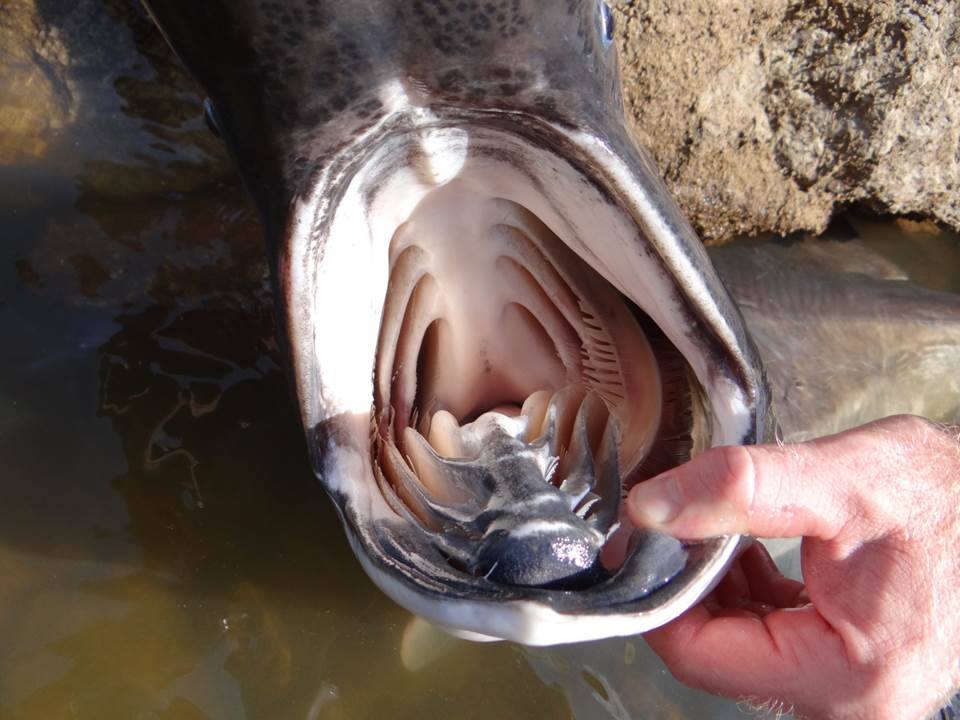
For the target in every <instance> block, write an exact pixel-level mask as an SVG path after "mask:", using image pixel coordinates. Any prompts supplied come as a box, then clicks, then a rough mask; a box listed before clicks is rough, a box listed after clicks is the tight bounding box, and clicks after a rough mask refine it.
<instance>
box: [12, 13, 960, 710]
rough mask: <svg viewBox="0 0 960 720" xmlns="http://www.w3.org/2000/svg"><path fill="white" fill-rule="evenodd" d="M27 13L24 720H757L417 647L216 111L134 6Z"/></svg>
mask: <svg viewBox="0 0 960 720" xmlns="http://www.w3.org/2000/svg"><path fill="white" fill-rule="evenodd" d="M11 7H12V8H13V9H14V11H15V13H16V12H19V13H21V14H22V15H23V16H24V17H25V18H27V19H29V20H30V21H31V22H34V24H33V25H30V24H29V23H25V24H24V28H30V27H39V28H41V29H43V28H55V29H56V30H57V38H58V40H57V42H59V43H60V45H62V48H60V50H58V51H57V52H58V53H59V52H61V50H62V53H61V54H62V55H63V56H64V58H65V59H64V60H63V61H62V67H61V68H60V69H59V70H57V69H56V68H55V69H54V70H49V68H48V69H47V70H48V72H47V76H49V77H57V78H60V79H59V80H58V82H56V83H53V82H51V83H50V87H49V88H48V91H43V89H42V87H41V88H40V89H39V90H38V87H40V86H38V85H37V84H36V83H34V82H33V81H30V82H27V81H26V80H24V78H26V79H28V80H29V78H31V77H33V74H34V73H35V71H36V67H35V66H33V65H31V64H30V61H29V53H26V54H22V56H21V55H19V54H18V55H15V57H16V58H17V62H19V63H20V65H19V66H17V64H16V63H13V64H12V65H9V64H8V66H7V67H6V69H5V71H4V72H5V73H6V74H5V75H0V80H2V82H0V106H2V107H6V108H8V109H9V108H13V109H14V110H13V111H11V112H12V114H11V112H8V113H7V115H3V116H0V117H3V118H4V122H5V123H6V125H7V127H6V128H4V130H6V131H8V132H5V133H4V132H0V141H2V142H3V143H6V146H5V148H0V228H2V236H3V242H2V243H0V328H2V329H3V330H4V337H5V338H6V341H4V342H3V343H2V344H0V718H2V719H3V720H8V719H9V720H13V719H19V718H60V717H64V718H67V717H70V718H98V719H101V718H139V717H149V718H190V719H193V718H330V719H338V720H339V719H341V718H366V717H398V718H403V717H411V718H412V717H417V718H419V717H438V716H453V717H466V718H471V717H477V718H480V717H483V718H490V717H494V718H540V717H551V718H562V717H573V716H576V717H578V718H588V717H616V718H624V717H662V718H679V717H703V716H711V717H722V716H730V717H738V716H742V715H741V714H740V711H739V709H738V708H737V707H736V706H735V705H734V704H733V703H727V702H721V701H715V700H713V699H711V698H708V697H707V696H705V695H703V694H701V693H696V692H694V691H690V690H687V689H685V688H682V686H680V685H679V684H678V683H676V682H675V681H673V680H672V678H670V677H669V675H668V674H667V673H666V671H665V670H664V669H663V668H662V667H661V666H660V665H659V663H658V662H657V661H655V660H654V659H653V658H652V657H651V655H650V653H649V650H648V649H647V648H646V646H645V645H644V643H643V641H642V639H640V638H630V639H626V640H623V639H618V640H611V641H606V642H602V643H592V644H589V645H582V646H574V647H569V648H562V649H542V650H526V649H523V648H519V647H517V646H514V645H511V644H508V643H493V644H486V645H484V644H474V643H468V642H460V641H455V642H454V641H447V640H443V639H440V638H438V637H436V636H433V635H431V634H430V632H429V631H423V629H422V628H418V626H417V625H412V626H411V620H412V618H411V616H410V615H409V614H408V613H406V612H405V611H403V610H401V609H400V608H398V607H397V606H396V605H394V604H393V603H392V602H391V601H389V600H388V599H387V598H386V597H385V596H383V595H382V594H381V593H380V592H379V591H378V590H377V589H376V588H375V587H374V586H373V585H372V583H370V581H369V580H367V578H366V577H365V576H364V575H363V573H362V571H361V570H360V568H359V566H358V564H357V563H356V561H355V560H354V558H353V555H352V553H351V552H350V550H349V548H348V546H347V544H346V542H345V539H344V536H343V532H342V530H341V528H340V523H339V521H338V519H337V518H336V516H335V513H334V511H333V508H332V506H331V504H330V503H329V502H328V501H327V499H326V497H325V495H324V493H323V491H322V489H321V488H320V485H319V483H318V482H317V481H316V480H315V479H314V478H313V476H312V473H311V471H310V469H309V467H308V464H307V455H306V449H305V447H304V443H303V440H302V437H301V432H300V429H299V426H298V424H297V420H296V416H295V408H294V403H293V401H292V398H291V396H290V394H289V391H288V388H287V385H286V382H285V380H284V377H283V374H282V371H281V366H282V359H281V354H280V352H279V350H278V348H277V345H276V342H275V340H274V336H273V319H272V306H271V299H270V292H269V285H268V280H267V273H266V260H265V256H264V254H263V251H262V248H261V241H260V230H259V227H258V224H257V220H256V215H255V212H254V210H253V209H252V207H251V205H250V203H249V201H248V200H247V198H246V196H245V195H244V193H243V191H242V189H241V187H240V184H239V182H238V180H237V179H236V178H235V177H234V176H233V175H232V174H231V173H230V172H229V170H228V169H227V167H228V164H227V161H226V159H225V157H224V154H223V152H222V150H220V149H219V148H218V146H217V145H216V143H215V142H212V141H211V140H210V139H209V138H208V137H207V134H206V130H205V129H204V128H203V125H202V119H201V117H200V111H199V104H200V100H201V99H202V98H201V96H199V95H198V94H197V92H196V90H195V89H194V88H193V86H192V85H191V84H190V83H189V81H188V80H186V79H185V78H184V77H183V75H182V73H181V72H180V71H179V70H178V69H177V68H176V66H175V65H174V64H173V63H172V61H171V60H170V58H169V56H168V55H167V54H166V53H165V50H163V46H162V43H161V42H160V40H159V38H158V37H157V36H156V35H155V34H153V31H152V29H151V28H150V26H149V24H148V23H147V22H146V20H145V18H144V17H143V16H142V14H141V13H140V12H138V11H136V10H133V9H131V8H130V7H128V6H127V5H126V4H125V3H123V2H111V1H108V0H104V1H94V0H82V1H81V2H78V3H74V4H72V5H71V4H69V3H58V2H41V1H40V0H37V2H32V1H31V2H19V1H18V2H14V3H13V4H12V5H11ZM90 28H94V29H96V30H97V32H92V31H91V30H90ZM29 32H31V31H29V30H23V31H22V32H21V33H20V36H19V37H20V38H21V39H22V41H23V46H24V47H27V48H29V47H31V46H32V45H33V44H35V43H39V42H40V41H41V39H40V35H38V36H37V38H36V39H34V38H31V37H29ZM49 37H50V35H49V33H47V34H43V38H45V39H44V40H43V42H46V43H47V45H45V46H44V47H47V48H48V49H49V43H50V40H49ZM102 37H109V38H110V39H111V40H110V42H109V43H104V42H102V41H101V39H98V38H102ZM11 56H14V55H13V54H11ZM11 68H12V69H11ZM58 73H59V74H58ZM38 82H39V81H38ZM18 83H19V84H18ZM41 85H42V83H41ZM58 108H59V109H58ZM64 108H68V109H69V112H68V111H66V110H64ZM70 108H72V109H70ZM58 112H59V113H60V115H57V116H56V117H57V118H58V119H57V122H56V123H53V122H51V123H48V125H49V127H47V126H41V125H42V124H41V125H38V122H40V121H39V120H38V119H37V118H47V119H48V120H49V119H50V118H51V117H53V116H54V115H55V114H56V113H58ZM17 113H19V114H17ZM24 128H26V129H24ZM853 222H854V223H855V224H857V223H859V225H858V229H859V230H861V231H864V230H863V228H866V232H869V233H871V234H874V235H876V236H877V237H881V236H882V237H883V238H887V234H889V232H891V230H890V228H891V227H893V226H892V225H891V224H890V223H879V224H877V223H875V221H872V220H864V219H857V220H854V221H853ZM860 225H862V227H860ZM901 234H902V233H901ZM911 237H913V238H915V241H916V243H920V244H921V245H922V244H923V243H926V244H927V245H929V246H930V247H931V248H933V250H932V252H934V253H940V255H938V257H940V258H946V257H956V256H955V255H949V253H956V252H957V242H956V238H955V237H954V236H946V235H944V234H941V235H939V236H934V235H929V234H927V235H924V234H922V233H921V234H919V235H917V234H914V235H912V236H911ZM916 238H919V239H916ZM930 238H934V239H930ZM883 242H884V243H887V245H889V248H888V249H889V252H891V253H893V254H896V253H901V252H902V247H903V244H902V238H901V237H900V236H897V237H893V236H892V235H891V236H890V238H889V239H884V240H883ZM937 243H939V244H940V245H942V247H940V246H938V245H937ZM880 244H883V243H880ZM927 245H923V246H924V247H927ZM916 246H917V247H919V246H920V245H916ZM938 248H939V249H938ZM907 254H908V255H910V254H911V253H907ZM912 255H914V256H915V255H916V252H912ZM934 264H936V263H934ZM943 264H944V263H941V265H943ZM953 267H954V268H955V267H956V265H953ZM931 277H932V279H929V280H928V281H929V282H930V283H931V284H934V285H936V283H937V282H942V283H945V285H943V287H952V288H953V289H960V287H958V286H957V282H958V280H957V275H956V274H955V273H954V274H951V273H949V272H947V273H946V275H944V277H942V278H940V279H939V280H938V279H937V277H939V276H936V277H933V276H931ZM950 283H954V284H953V285H951V284H950ZM417 631H423V633H424V639H423V645H424V647H426V650H423V651H421V652H420V653H419V654H417V653H414V656H413V657H412V659H411V657H410V655H409V654H407V655H402V654H401V647H402V644H403V637H404V633H405V632H408V633H409V632H417Z"/></svg>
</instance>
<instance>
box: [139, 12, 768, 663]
mask: <svg viewBox="0 0 960 720" xmlns="http://www.w3.org/2000/svg"><path fill="white" fill-rule="evenodd" d="M147 4H148V7H149V9H150V11H151V13H152V14H153V16H154V17H155V19H156V20H157V22H158V24H159V25H160V27H161V28H162V29H163V31H164V33H165V34H166V36H167V38H168V40H169V41H170V43H171V44H172V45H173V47H174V48H175V49H176V50H177V52H178V53H179V54H180V56H181V57H182V59H183V60H184V62H185V63H186V64H187V66H188V67H189V68H190V69H191V70H192V71H193V72H194V74H195V75H196V76H197V78H198V79H199V80H200V82H201V83H202V84H203V85H204V86H205V88H206V89H207V91H208V92H209V93H210V100H211V103H210V108H209V114H210V115H211V116H213V117H215V123H216V126H217V128H218V130H219V132H220V133H221V135H222V137H223V138H224V140H225V141H226V142H227V144H228V146H229V147H230V149H231V152H232V153H233V156H234V158H235V160H236V163H237V165H238V167H239V169H240V172H241V175H242V176H243V178H244V180H245V182H246V183H247V185H248V187H249V188H250V190H251V192H252V194H253V195H254V197H255V198H256V199H257V201H258V204H259V206H260V209H261V213H262V215H263V218H264V226H265V232H266V235H267V242H268V245H269V247H270V249H271V263H272V269H273V277H274V282H275V287H276V290H277V295H278V298H279V306H280V310H281V314H282V323H281V324H282V328H283V333H284V337H285V341H286V344H287V347H288V352H289V358H290V368H291V377H292V380H293V383H294V386H295V389H296V394H297V398H298V401H299V405H300V412H301V418H302V421H303V425H304V429H305V432H306V436H307V444H308V447H309V449H310V452H311V457H312V463H313V467H314V470H315V472H316V474H317V476H318V477H319V478H320V480H321V481H322V482H323V484H324V486H325V487H326V489H327V491H328V492H329V494H330V496H331V498H332V499H333V501H334V504H335V506H336V508H337V510H338V512H339V514H340V517H341V519H342V521H343V524H344V527H345V530H346V533H347V536H348V538H349V540H350V543H351V546H352V548H353V550H354V552H355V553H356V556H357V558H358V559H359V561H360V563H361V564H362V566H363V567H364V569H365V570H366V572H367V573H368V574H369V575H370V577H371V578H372V579H373V580H374V582H375V583H376V584H377V585H378V586H380V587H381V588H382V589H383V590H384V591H385V592H386V593H387V594H389V595H390V596H391V597H393V598H394V599H395V600H396V601H397V602H399V603H400V604H401V605H404V606H405V607H407V608H409V609H410V610H412V611H413V612H415V613H417V614H419V615H421V616H423V617H425V618H426V619H428V620H430V621H431V622H434V623H436V624H438V625H440V626H443V627H445V628H448V629H450V630H452V631H454V632H457V633H460V634H462V635H465V636H470V637H478V638H479V637H494V638H505V639H510V640H515V641H518V642H523V643H528V644H537V645H542V644H552V643H560V642H573V641H579V640H589V639H596V638H600V637H608V636H613V635H627V634H634V633H638V632H644V631H646V630H649V629H651V628H653V627H656V626H658V625H661V624H663V623H665V622H667V621H669V620H671V619H673V618H674V617H676V616H677V615H679V614H680V613H681V612H683V611H684V610H686V609H687V608H689V607H690V606H691V605H692V604H694V603H695V602H696V601H697V600H699V599H700V598H701V597H703V595H704V594H705V593H706V592H708V591H709V590H710V588H711V587H713V585H714V584H715V583H716V582H717V581H718V579H719V578H720V576H721V575H722V573H723V571H724V570H725V569H726V567H727V566H728V565H729V563H730V561H731V559H732V558H733V556H734V554H735V552H736V549H737V547H738V544H739V542H740V538H739V537H737V536H728V537H720V538H714V539H711V540H707V541H705V542H700V543H684V542H681V541H678V540H675V539H673V538H668V537H666V536H663V535H660V534H658V533H655V532H651V531H648V530H643V529H640V528H633V527H632V526H631V525H630V522H629V519H628V517H627V515H626V512H625V510H624V506H623V499H624V497H625V496H626V492H627V491H628V490H629V489H630V487H631V486H632V485H634V484H635V483H637V482H642V481H643V480H645V479H647V478H649V477H651V476H653V475H656V474H658V473H660V472H663V471H665V470H668V469H669V468H671V467H673V466H675V465H677V464H679V463H681V462H683V461H685V460H686V459H688V458H689V457H691V456H692V455H695V454H696V453H699V452H702V451H703V450H705V449H707V448H709V447H711V446H716V445H727V444H741V443H751V442H756V441H758V440H760V439H764V438H766V437H769V433H770V430H771V428H772V417H771V415H770V408H769V393H768V391H767V388H766V383H765V380H764V375H763V370H762V368H761V366H760V362H759V359H758V357H757V355H756V352H755V350H754V348H753V345H752V343H751V341H750V339H749V338H748V336H747V335H746V332H745V330H744V327H743V322H742V319H741V317H740V314H739V312H738V311H737V309H736V308H735V306H734V305H733V303H732V302H731V300H730V298H729V296H728V295H727V293H726V291H725V290H724V288H723V286H722V284H721V283H720V281H719V279H718V277H717V275H716V273H715V272H714V270H713V268H712V266H711V264H710V261H709V259H708V258H707V256H706V254H705V252H704V249H703V247H702V245H701V244H700V242H699V240H698V239H697V238H696V236H695V234H694V232H693V230H692V229H691V227H690V226H689V224H688V223H687V221H686V220H685V219H684V218H683V216H682V214H681V213H680V211H679V209H678V208H677V206H676V204H675V203H674V201H673V199H672V198H671V197H670V196H669V194H668V193H667V191H666V190H665V189H664V187H663V184H662V182H661V181H660V179H659V176H658V174H657V173H656V171H655V169H654V168H653V166H652V164H651V163H650V161H649V160H648V159H647V157H646V155H645V154H644V153H643V151H642V150H641V149H640V148H639V147H638V146H637V145H636V143H635V142H634V140H633V138H632V136H631V133H630V131H629V129H628V125H627V123H626V121H625V119H624V115H623V108H622V102H621V99H620V90H619V76H618V72H617V59H616V52H615V49H614V47H613V43H612V38H613V31H612V17H611V15H610V11H609V9H608V8H607V6H606V5H605V4H603V3H600V2H593V1H585V2H579V1H577V0H551V1H546V0H538V1H537V2H532V1H524V0H494V1H491V2H469V1H467V0H435V1H434V2H427V1H426V0H424V1H422V2H421V1H416V2H386V1H374V0H368V1H365V2H364V1H357V2H351V3H332V2H318V1H314V0H302V1H291V2H278V1H276V0H258V1H255V0H239V1H237V0H234V1H232V2H229V3H228V2H225V1H224V2H216V1H214V0H209V1H208V2H204V3H194V2H192V1H188V0H149V2H148V3H147Z"/></svg>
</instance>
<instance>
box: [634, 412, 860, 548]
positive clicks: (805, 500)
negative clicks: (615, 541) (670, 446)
mask: <svg viewBox="0 0 960 720" xmlns="http://www.w3.org/2000/svg"><path fill="white" fill-rule="evenodd" d="M875 445H876V442H875V439H874V438H872V437H871V436H870V431H869V430H868V429H857V430H852V431H848V432H846V433H840V434H839V435H834V436H831V437H829V438H823V439H821V440H817V441H813V442H810V443H803V444H797V445H783V446H781V445H752V446H743V447H718V448H713V449H711V450H708V451H706V452H704V453H702V454H701V455H698V456H697V457H695V458H694V459H693V460H691V461H690V462H688V463H686V464H684V465H681V466H679V467H677V468H674V469H673V470H670V471H669V472H666V473H664V474H662V475H659V476H656V477H653V478H651V479H649V480H646V481H644V482H641V483H639V484H637V485H636V486H635V487H634V488H633V489H632V490H631V491H630V495H629V497H628V500H627V512H628V514H629V516H630V519H631V521H632V522H633V523H634V524H635V525H637V526H641V527H651V528H656V529H659V530H662V531H664V532H666V533H668V534H670V535H674V536H676V537H680V538H686V539H700V538H705V537H711V536H714V535H724V534H728V533H749V534H752V535H756V536H758V537H796V536H799V535H803V536H809V537H817V538H821V539H824V540H831V539H833V538H835V537H836V536H837V534H839V532H840V531H841V529H842V528H844V526H845V525H847V524H848V522H849V521H850V520H851V519H852V516H853V515H854V513H855V512H856V509H857V503H856V502H852V500H853V499H854V495H853V493H854V492H855V490H856V483H857V482H858V479H860V478H862V477H863V474H862V473H863V472H864V471H865V470H868V469H869V467H870V465H869V464H868V463H866V462H864V461H865V460H866V459H867V458H868V457H870V456H872V457H873V463H874V464H875V463H876V456H877V448H876V447H875Z"/></svg>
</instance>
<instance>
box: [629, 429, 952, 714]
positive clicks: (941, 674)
mask: <svg viewBox="0 0 960 720" xmlns="http://www.w3.org/2000/svg"><path fill="white" fill-rule="evenodd" d="M628 512H629V514H630V517H631V520H632V521H633V522H634V524H636V525H638V526H646V527H655V528H657V529H660V530H663V531H664V532H667V533H670V534H672V535H674V536H676V537H680V538H684V539H694V538H705V537H710V536H714V535H719V534H725V533H749V534H751V535H755V536H758V537H769V538H773V537H794V536H800V535H802V536H804V539H803V544H802V550H801V561H802V564H803V565H802V566H803V577H804V580H805V583H806V586H805V587H804V585H803V584H801V583H798V582H796V581H794V580H790V579H788V578H785V577H783V576H782V575H781V574H780V573H779V572H778V571H777V569H776V566H775V565H774V563H773V561H772V560H771V558H770V556H769V554H767V553H766V550H765V549H764V548H763V547H762V546H761V545H760V544H759V543H754V544H753V545H752V546H750V547H749V548H748V549H747V550H746V551H745V552H744V553H743V554H742V555H741V557H740V558H739V560H738V562H737V563H735V564H734V566H733V567H732V568H731V571H730V572H729V573H728V575H727V576H726V577H725V579H724V580H723V581H722V582H721V583H720V584H719V586H718V587H717V589H716V590H715V591H714V592H713V593H711V594H710V595H709V596H708V597H707V598H706V599H705V600H704V601H703V602H702V603H701V604H700V605H698V606H696V607H694V608H693V609H691V610H689V611H688V612H687V613H686V614H684V615H683V616H681V617H680V618H678V619H677V620H674V621H673V622H672V623H670V624H668V625H666V626H664V627H662V628H659V629H657V630H655V631H652V632H650V633H648V634H647V635H646V639H647V641H648V642H649V643H650V645H651V647H652V648H653V649H654V650H655V651H656V652H657V654H658V655H660V657H661V658H662V659H663V661H664V662H665V663H666V665H667V667H669V668H670V670H671V672H673V674H674V675H675V676H676V677H677V678H678V679H679V680H681V681H682V682H684V683H686V684H688V685H692V686H695V687H699V688H702V689H704V690H707V691H708V692H712V693H715V694H718V695H725V696H729V697H735V698H740V699H745V700H747V701H748V702H751V703H756V704H772V705H781V706H782V707H783V708H784V709H787V710H792V711H793V712H795V713H797V714H798V715H800V716H809V717H816V718H821V717H823V718H872V719H881V718H920V717H924V715H925V714H926V713H929V712H931V711H933V710H935V709H936V708H938V707H939V706H940V705H942V704H943V703H944V702H946V700H947V698H948V697H949V696H950V694H951V692H952V691H953V690H954V689H955V688H956V686H957V684H958V683H960V442H958V438H957V436H956V434H955V432H954V434H952V435H951V434H950V433H948V432H947V431H945V430H944V429H942V428H939V427H937V426H936V425H934V424H932V423H930V422H928V421H926V420H923V419H921V418H917V417H913V416H898V417H892V418H887V419H885V420H881V421H878V422H875V423H871V424H869V425H864V426H863V427H860V428H856V429H853V430H849V431H847V432H843V433H840V434H838V435H832V436H830V437H825V438H821V439H819V440H814V441H811V442H807V443H803V444H797V445H784V446H777V445H757V446H750V447H723V448H714V449H712V450H709V451H707V452H705V453H703V454H702V455H700V456H698V457H696V458H694V459H693V460H692V461H691V462H689V463H687V464H685V465H682V466H680V467H679V468H676V469H674V470H671V471H670V472H668V473H664V474H663V475H661V476H658V477H656V478H652V479H651V480H648V481H646V482H644V483H641V484H639V485H637V486H636V487H635V488H634V489H633V490H632V491H631V493H630V496H629V501H628Z"/></svg>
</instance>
